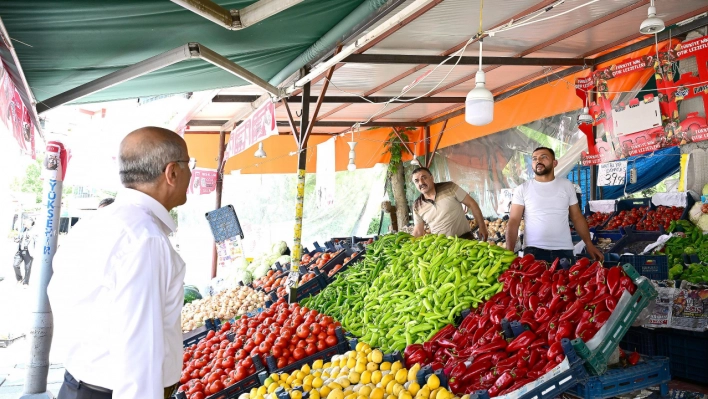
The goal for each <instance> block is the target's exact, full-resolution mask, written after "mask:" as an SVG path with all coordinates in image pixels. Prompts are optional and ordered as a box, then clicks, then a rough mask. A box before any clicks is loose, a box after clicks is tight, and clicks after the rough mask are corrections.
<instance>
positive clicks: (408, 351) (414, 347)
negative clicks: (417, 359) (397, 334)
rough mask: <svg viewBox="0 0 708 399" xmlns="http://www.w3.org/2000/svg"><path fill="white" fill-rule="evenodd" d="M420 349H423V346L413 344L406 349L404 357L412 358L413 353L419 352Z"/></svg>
mask: <svg viewBox="0 0 708 399" xmlns="http://www.w3.org/2000/svg"><path fill="white" fill-rule="evenodd" d="M418 349H423V345H422V344H411V345H408V346H406V349H405V350H404V351H403V356H404V357H406V358H407V357H408V356H410V355H411V354H412V353H413V352H415V351H417V350H418Z"/></svg>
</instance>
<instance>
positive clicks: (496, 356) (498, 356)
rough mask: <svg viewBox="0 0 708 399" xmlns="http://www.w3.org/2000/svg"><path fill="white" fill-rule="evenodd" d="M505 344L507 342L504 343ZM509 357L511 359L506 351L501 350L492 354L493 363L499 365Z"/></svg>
mask: <svg viewBox="0 0 708 399" xmlns="http://www.w3.org/2000/svg"><path fill="white" fill-rule="evenodd" d="M504 342H506V341H504ZM508 357H509V354H508V353H506V351H504V350H499V351H496V352H494V353H492V357H491V359H492V363H494V364H497V363H499V362H501V361H502V360H504V359H506V358H508Z"/></svg>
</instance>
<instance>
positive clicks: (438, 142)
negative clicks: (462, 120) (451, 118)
mask: <svg viewBox="0 0 708 399" xmlns="http://www.w3.org/2000/svg"><path fill="white" fill-rule="evenodd" d="M447 121H448V119H445V120H444V121H443V125H442V128H440V135H439V136H438V140H437V141H436V142H435V148H433V152H432V153H431V154H430V159H428V162H427V163H426V164H425V167H426V168H428V169H430V165H432V164H433V159H434V158H435V152H436V151H437V150H438V145H440V140H442V136H443V134H445V128H446V127H447Z"/></svg>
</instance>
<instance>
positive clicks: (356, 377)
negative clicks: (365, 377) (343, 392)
mask: <svg viewBox="0 0 708 399" xmlns="http://www.w3.org/2000/svg"><path fill="white" fill-rule="evenodd" d="M347 378H349V381H351V383H352V384H358V383H359V381H361V374H360V373H357V372H356V371H350V372H349V375H348V376H347Z"/></svg>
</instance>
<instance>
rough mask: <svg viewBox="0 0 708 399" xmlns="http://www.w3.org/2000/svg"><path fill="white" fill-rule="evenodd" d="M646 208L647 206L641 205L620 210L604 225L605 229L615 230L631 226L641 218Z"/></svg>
mask: <svg viewBox="0 0 708 399" xmlns="http://www.w3.org/2000/svg"><path fill="white" fill-rule="evenodd" d="M648 210H649V208H648V207H646V206H642V207H640V208H632V209H631V210H628V211H621V212H620V213H618V214H617V215H616V216H615V217H613V218H612V219H611V220H610V222H609V223H608V224H607V226H605V230H617V229H619V228H620V227H627V226H633V225H635V224H637V223H639V221H640V220H642V218H643V217H644V215H646V213H647V211H648Z"/></svg>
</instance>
